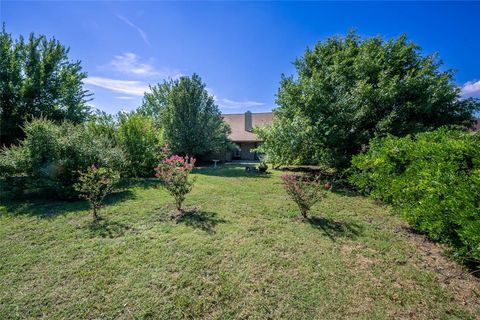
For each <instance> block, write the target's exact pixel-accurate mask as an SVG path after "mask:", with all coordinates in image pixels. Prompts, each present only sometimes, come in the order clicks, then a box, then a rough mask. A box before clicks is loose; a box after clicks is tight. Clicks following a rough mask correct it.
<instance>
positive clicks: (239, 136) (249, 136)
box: [202, 111, 273, 161]
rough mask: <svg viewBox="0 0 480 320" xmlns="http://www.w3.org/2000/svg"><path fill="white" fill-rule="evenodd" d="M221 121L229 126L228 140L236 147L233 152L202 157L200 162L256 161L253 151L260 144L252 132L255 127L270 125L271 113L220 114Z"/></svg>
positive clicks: (260, 141)
mask: <svg viewBox="0 0 480 320" xmlns="http://www.w3.org/2000/svg"><path fill="white" fill-rule="evenodd" d="M222 118H223V121H225V122H226V123H227V124H228V125H229V126H230V130H231V133H230V135H229V139H230V140H231V141H232V142H233V143H234V144H235V145H236V147H237V148H236V149H235V150H233V151H230V150H227V151H225V152H221V153H214V154H210V155H208V156H205V157H202V161H210V160H213V159H216V160H220V161H232V160H258V154H257V153H256V152H255V151H254V149H255V148H257V147H258V146H259V145H260V144H261V143H262V140H260V139H259V138H258V137H257V135H255V134H254V133H253V132H252V131H253V128H255V127H261V126H265V125H269V124H271V123H272V119H273V114H272V112H261V113H252V112H250V111H247V112H245V113H236V114H222Z"/></svg>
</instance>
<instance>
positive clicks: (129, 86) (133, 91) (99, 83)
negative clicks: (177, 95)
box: [83, 77, 150, 96]
mask: <svg viewBox="0 0 480 320" xmlns="http://www.w3.org/2000/svg"><path fill="white" fill-rule="evenodd" d="M83 82H85V83H86V84H90V85H92V86H96V87H100V88H104V89H108V90H111V91H115V92H120V93H124V94H129V95H133V96H143V94H144V93H145V92H147V91H149V90H150V88H149V87H148V85H147V84H146V83H144V82H142V81H133V80H116V79H110V78H103V77H88V78H86V79H85V80H84V81H83Z"/></svg>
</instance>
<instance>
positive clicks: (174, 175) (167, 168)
mask: <svg viewBox="0 0 480 320" xmlns="http://www.w3.org/2000/svg"><path fill="white" fill-rule="evenodd" d="M194 165H195V158H191V157H190V158H189V157H188V156H185V157H180V156H178V155H172V156H170V157H169V158H166V159H165V160H163V161H162V163H161V164H160V165H158V166H157V167H156V168H155V172H156V173H155V176H156V177H157V178H159V179H160V181H161V183H162V186H163V187H164V188H165V189H166V190H167V191H168V192H169V193H170V195H172V196H173V197H174V198H175V206H176V208H177V213H178V214H179V215H181V213H182V212H183V211H182V203H183V201H184V200H185V196H186V195H187V194H188V193H189V192H190V191H191V190H192V188H193V184H194V182H195V180H194V179H189V175H190V172H191V171H192V169H193V166H194Z"/></svg>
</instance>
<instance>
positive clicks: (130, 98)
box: [115, 96, 135, 100]
mask: <svg viewBox="0 0 480 320" xmlns="http://www.w3.org/2000/svg"><path fill="white" fill-rule="evenodd" d="M115 99H119V100H133V99H135V97H132V96H118V97H115Z"/></svg>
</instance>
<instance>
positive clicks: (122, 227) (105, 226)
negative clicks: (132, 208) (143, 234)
mask: <svg viewBox="0 0 480 320" xmlns="http://www.w3.org/2000/svg"><path fill="white" fill-rule="evenodd" d="M87 228H88V230H89V231H90V235H91V236H92V237H101V238H110V239H113V238H118V237H121V236H123V235H124V234H125V233H126V232H127V231H134V229H133V228H132V227H130V226H129V225H127V224H124V223H121V222H116V221H111V220H109V219H106V218H103V217H99V218H98V219H97V220H94V221H90V222H89V223H88V225H87Z"/></svg>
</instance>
